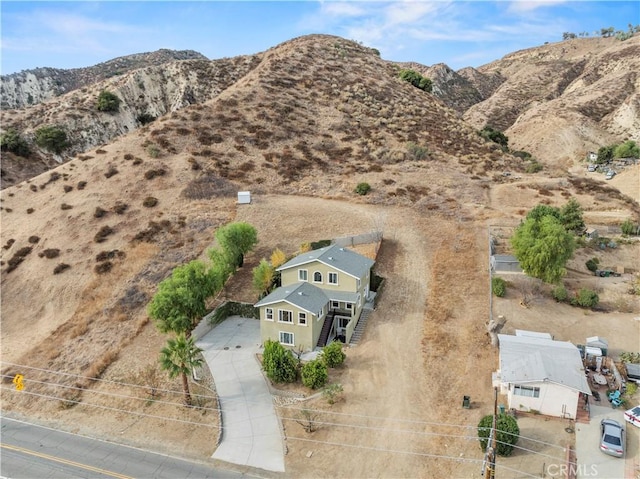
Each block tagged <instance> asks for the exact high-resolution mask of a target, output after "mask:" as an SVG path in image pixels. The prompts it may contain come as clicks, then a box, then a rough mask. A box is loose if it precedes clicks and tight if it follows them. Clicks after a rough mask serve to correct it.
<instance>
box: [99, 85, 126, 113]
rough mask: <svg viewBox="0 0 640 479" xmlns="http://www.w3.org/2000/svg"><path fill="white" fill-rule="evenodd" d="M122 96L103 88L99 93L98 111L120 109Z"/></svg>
mask: <svg viewBox="0 0 640 479" xmlns="http://www.w3.org/2000/svg"><path fill="white" fill-rule="evenodd" d="M120 102H121V100H120V98H118V96H117V95H116V94H114V93H111V92H110V91H106V90H102V91H101V92H100V94H99V95H98V102H97V104H96V108H97V109H98V111H107V112H116V111H118V110H119V109H120Z"/></svg>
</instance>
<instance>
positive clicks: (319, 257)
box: [277, 244, 375, 278]
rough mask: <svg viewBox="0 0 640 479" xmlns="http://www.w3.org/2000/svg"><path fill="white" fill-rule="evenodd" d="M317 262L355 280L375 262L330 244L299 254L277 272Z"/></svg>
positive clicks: (364, 273)
mask: <svg viewBox="0 0 640 479" xmlns="http://www.w3.org/2000/svg"><path fill="white" fill-rule="evenodd" d="M314 261H319V262H320V263H323V264H326V265H327V266H329V267H331V268H334V269H336V270H338V271H342V272H343V273H346V274H348V275H350V276H353V277H355V278H362V277H364V276H365V275H366V273H367V271H369V269H371V267H372V266H373V265H374V264H375V261H373V260H371V259H369V258H367V257H366V256H362V255H361V254H358V253H356V252H355V251H351V250H348V249H346V248H342V247H341V246H338V245H335V244H332V245H331V246H326V247H324V248H320V249H316V250H313V251H309V252H307V253H301V254H299V255H298V256H296V257H295V258H293V259H291V260H289V261H287V262H286V263H285V264H283V265H282V266H280V267H279V268H278V269H277V271H282V270H285V269H289V268H295V267H297V266H302V265H305V264H308V263H313V262H314Z"/></svg>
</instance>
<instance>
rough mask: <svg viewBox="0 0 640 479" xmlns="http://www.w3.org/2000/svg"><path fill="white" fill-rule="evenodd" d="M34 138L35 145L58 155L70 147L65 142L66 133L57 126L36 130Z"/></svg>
mask: <svg viewBox="0 0 640 479" xmlns="http://www.w3.org/2000/svg"><path fill="white" fill-rule="evenodd" d="M35 137H36V145H38V146H39V147H40V148H44V149H45V150H49V151H52V152H54V153H56V154H58V155H59V154H60V153H62V151H63V150H64V149H66V148H68V147H69V146H70V145H69V142H68V141H67V133H66V132H65V131H64V130H63V129H62V128H60V127H58V126H43V127H42V128H38V129H37V130H36V133H35Z"/></svg>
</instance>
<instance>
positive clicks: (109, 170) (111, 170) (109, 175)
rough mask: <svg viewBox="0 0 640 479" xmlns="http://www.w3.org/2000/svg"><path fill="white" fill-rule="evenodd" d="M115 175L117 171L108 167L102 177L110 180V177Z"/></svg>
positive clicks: (112, 167)
mask: <svg viewBox="0 0 640 479" xmlns="http://www.w3.org/2000/svg"><path fill="white" fill-rule="evenodd" d="M117 174H118V169H117V168H116V167H115V166H113V165H110V166H109V169H108V170H107V171H106V173H105V174H104V176H105V178H111V177H112V176H114V175H117Z"/></svg>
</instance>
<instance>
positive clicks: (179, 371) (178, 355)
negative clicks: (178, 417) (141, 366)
mask: <svg viewBox="0 0 640 479" xmlns="http://www.w3.org/2000/svg"><path fill="white" fill-rule="evenodd" d="M200 353H202V349H200V348H199V347H197V346H196V345H195V343H194V342H193V338H187V337H185V335H184V334H178V336H176V338H175V339H168V340H167V345H166V346H165V347H164V348H162V350H161V351H160V367H161V368H162V369H164V370H165V371H167V372H168V373H169V377H170V378H172V379H173V378H175V377H176V376H180V377H181V378H182V390H183V392H184V402H185V404H186V405H187V406H190V405H191V393H190V392H189V375H191V374H193V370H194V369H195V368H197V367H200V366H201V365H202V359H201V358H200Z"/></svg>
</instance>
